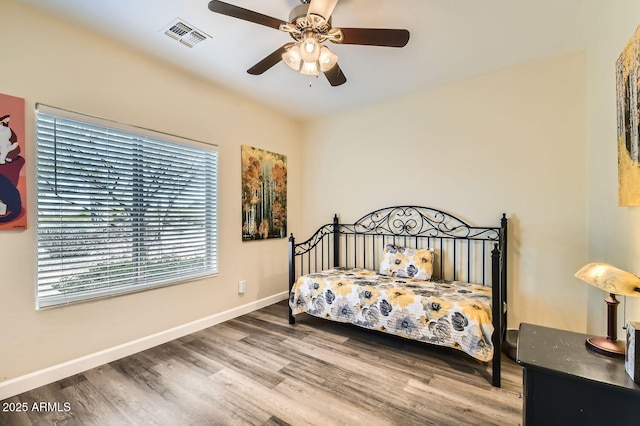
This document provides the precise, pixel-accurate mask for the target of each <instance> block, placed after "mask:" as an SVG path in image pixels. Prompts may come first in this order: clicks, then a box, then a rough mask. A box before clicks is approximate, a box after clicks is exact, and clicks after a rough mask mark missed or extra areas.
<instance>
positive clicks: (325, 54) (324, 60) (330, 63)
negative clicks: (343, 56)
mask: <svg viewBox="0 0 640 426" xmlns="http://www.w3.org/2000/svg"><path fill="white" fill-rule="evenodd" d="M318 62H319V63H320V70H321V71H322V72H327V71H329V70H330V69H331V68H333V67H334V66H335V65H336V64H337V63H338V55H336V54H335V53H333V52H332V51H331V50H329V48H328V47H327V46H322V47H321V48H320V57H319V58H318Z"/></svg>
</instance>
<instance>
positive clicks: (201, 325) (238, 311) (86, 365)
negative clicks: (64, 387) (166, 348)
mask: <svg viewBox="0 0 640 426" xmlns="http://www.w3.org/2000/svg"><path fill="white" fill-rule="evenodd" d="M287 297H288V292H286V291H284V292H282V293H278V294H274V295H273V296H269V297H266V298H264V299H260V300H256V301H254V302H251V303H247V304H246V305H242V306H238V307H237V308H233V309H229V310H227V311H224V312H220V313H218V314H214V315H211V316H209V317H206V318H202V319H199V320H196V321H193V322H190V323H187V324H184V325H181V326H178V327H174V328H171V329H168V330H165V331H161V332H159V333H156V334H152V335H150V336H146V337H143V338H141V339H137V340H134V341H132V342H129V343H125V344H122V345H119V346H114V347H113V348H109V349H105V350H103V351H100V352H96V353H93V354H90V355H86V356H83V357H80V358H77V359H74V360H71V361H67V362H63V363H62V364H58V365H54V366H52V367H48V368H45V369H42V370H39V371H35V372H33V373H29V374H25V375H24V376H20V377H16V378H15V379H10V380H7V381H4V382H1V383H0V400H3V399H6V398H10V397H12V396H15V395H18V394H21V393H23V392H27V391H29V390H31V389H35V388H37V387H40V386H44V385H48V384H49V383H53V382H55V381H58V380H62V379H64V378H66V377H69V376H73V375H74V374H79V373H82V372H83V371H87V370H90V369H92V368H95V367H99V366H101V365H104V364H108V363H110V362H112V361H115V360H118V359H121V358H124V357H126V356H129V355H133V354H135V353H138V352H141V351H144V350H147V349H150V348H153V347H154V346H158V345H160V344H162V343H166V342H169V341H171V340H174V339H178V338H180V337H183V336H186V335H188V334H191V333H195V332H196V331H200V330H203V329H205V328H207V327H211V326H214V325H216V324H220V323H221V322H224V321H228V320H230V319H233V318H236V317H239V316H241V315H244V314H247V313H249V312H253V311H255V310H257V309H261V308H264V307H266V306H269V305H272V304H274V303H277V302H280V301H282V300H286V299H287Z"/></svg>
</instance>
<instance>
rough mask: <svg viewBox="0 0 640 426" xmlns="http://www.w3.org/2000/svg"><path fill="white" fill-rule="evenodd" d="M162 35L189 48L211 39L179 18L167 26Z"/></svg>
mask: <svg viewBox="0 0 640 426" xmlns="http://www.w3.org/2000/svg"><path fill="white" fill-rule="evenodd" d="M164 33H165V34H166V35H168V36H169V37H171V38H173V39H175V40H178V41H179V42H180V43H182V44H184V45H185V46H189V47H193V46H195V45H196V44H198V43H200V42H201V41H205V40H206V39H208V38H211V36H209V35H207V34H206V33H205V32H204V31H201V30H199V29H197V28H195V27H194V26H193V25H191V24H187V23H186V22H185V21H183V20H181V19H179V18H178V19H176V20H175V21H173V22H172V23H170V24H169V25H167V26H166V27H165V28H164Z"/></svg>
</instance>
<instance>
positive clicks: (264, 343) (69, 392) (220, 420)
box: [0, 302, 522, 426]
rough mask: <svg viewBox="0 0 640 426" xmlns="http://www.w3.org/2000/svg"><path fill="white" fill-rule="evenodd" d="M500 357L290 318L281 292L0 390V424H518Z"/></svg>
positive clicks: (514, 377)
mask: <svg viewBox="0 0 640 426" xmlns="http://www.w3.org/2000/svg"><path fill="white" fill-rule="evenodd" d="M503 360H504V362H503V367H502V368H503V376H502V388H500V389H497V388H494V387H492V386H491V384H490V381H491V379H490V375H489V372H490V367H488V366H487V365H485V364H482V363H480V362H478V361H475V360H473V359H471V358H470V357H468V356H466V355H465V354H463V353H461V352H457V351H454V350H449V349H441V348H436V347H433V346H429V345H425V344H420V343H416V342H411V341H408V340H405V339H402V338H396V337H393V336H388V335H385V334H382V333H377V332H372V331H369V330H364V329H361V328H358V327H354V326H350V325H346V324H338V323H332V322H330V321H326V320H322V319H318V318H314V317H311V316H307V315H299V316H298V317H297V323H296V324H295V325H293V326H291V325H289V324H288V322H287V307H286V302H281V303H277V304H275V305H272V306H269V307H266V308H263V309H260V310H258V311H255V312H252V313H250V314H247V315H244V316H241V317H239V318H236V319H233V320H231V321H227V322H225V323H222V324H219V325H216V326H214V327H210V328H208V329H205V330H202V331H200V332H197V333H194V334H191V335H189V336H185V337H183V338H181V339H177V340H174V341H172V342H169V343H166V344H163V345H160V346H157V347H155V348H152V349H150V350H147V351H144V352H141V353H138V354H135V355H132V356H130V357H127V358H124V359H121V360H118V361H115V362H112V363H110V364H107V365H103V366H101V367H98V368H95V369H93V370H89V371H86V372H84V373H82V374H78V375H75V376H73V377H69V378H67V379H65V380H61V381H59V382H56V383H52V384H50V385H47V386H43V387H40V388H38V389H34V390H32V391H29V392H25V393H23V394H21V395H18V396H15V397H13V398H9V399H6V400H4V401H2V402H1V406H0V409H2V408H13V409H15V408H16V407H17V405H16V404H22V405H23V406H25V407H26V408H27V410H26V411H23V412H12V413H7V412H0V424H1V425H10V426H20V425H54V424H56V425H57V424H60V425H63V424H64V425H82V426H85V425H118V426H120V425H135V426H139V425H245V424H247V425H287V424H290V425H323V426H324V425H367V426H374V425H465V424H468V425H519V424H521V422H522V399H521V393H522V369H521V368H520V367H519V366H518V365H517V364H516V363H515V362H513V361H511V360H510V359H508V358H507V357H506V356H503ZM34 403H36V405H35V406H34ZM42 403H45V404H44V405H43V404H42ZM11 404H13V405H11ZM47 404H48V405H47ZM35 408H37V409H35Z"/></svg>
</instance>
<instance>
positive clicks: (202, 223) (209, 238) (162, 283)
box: [35, 104, 220, 310]
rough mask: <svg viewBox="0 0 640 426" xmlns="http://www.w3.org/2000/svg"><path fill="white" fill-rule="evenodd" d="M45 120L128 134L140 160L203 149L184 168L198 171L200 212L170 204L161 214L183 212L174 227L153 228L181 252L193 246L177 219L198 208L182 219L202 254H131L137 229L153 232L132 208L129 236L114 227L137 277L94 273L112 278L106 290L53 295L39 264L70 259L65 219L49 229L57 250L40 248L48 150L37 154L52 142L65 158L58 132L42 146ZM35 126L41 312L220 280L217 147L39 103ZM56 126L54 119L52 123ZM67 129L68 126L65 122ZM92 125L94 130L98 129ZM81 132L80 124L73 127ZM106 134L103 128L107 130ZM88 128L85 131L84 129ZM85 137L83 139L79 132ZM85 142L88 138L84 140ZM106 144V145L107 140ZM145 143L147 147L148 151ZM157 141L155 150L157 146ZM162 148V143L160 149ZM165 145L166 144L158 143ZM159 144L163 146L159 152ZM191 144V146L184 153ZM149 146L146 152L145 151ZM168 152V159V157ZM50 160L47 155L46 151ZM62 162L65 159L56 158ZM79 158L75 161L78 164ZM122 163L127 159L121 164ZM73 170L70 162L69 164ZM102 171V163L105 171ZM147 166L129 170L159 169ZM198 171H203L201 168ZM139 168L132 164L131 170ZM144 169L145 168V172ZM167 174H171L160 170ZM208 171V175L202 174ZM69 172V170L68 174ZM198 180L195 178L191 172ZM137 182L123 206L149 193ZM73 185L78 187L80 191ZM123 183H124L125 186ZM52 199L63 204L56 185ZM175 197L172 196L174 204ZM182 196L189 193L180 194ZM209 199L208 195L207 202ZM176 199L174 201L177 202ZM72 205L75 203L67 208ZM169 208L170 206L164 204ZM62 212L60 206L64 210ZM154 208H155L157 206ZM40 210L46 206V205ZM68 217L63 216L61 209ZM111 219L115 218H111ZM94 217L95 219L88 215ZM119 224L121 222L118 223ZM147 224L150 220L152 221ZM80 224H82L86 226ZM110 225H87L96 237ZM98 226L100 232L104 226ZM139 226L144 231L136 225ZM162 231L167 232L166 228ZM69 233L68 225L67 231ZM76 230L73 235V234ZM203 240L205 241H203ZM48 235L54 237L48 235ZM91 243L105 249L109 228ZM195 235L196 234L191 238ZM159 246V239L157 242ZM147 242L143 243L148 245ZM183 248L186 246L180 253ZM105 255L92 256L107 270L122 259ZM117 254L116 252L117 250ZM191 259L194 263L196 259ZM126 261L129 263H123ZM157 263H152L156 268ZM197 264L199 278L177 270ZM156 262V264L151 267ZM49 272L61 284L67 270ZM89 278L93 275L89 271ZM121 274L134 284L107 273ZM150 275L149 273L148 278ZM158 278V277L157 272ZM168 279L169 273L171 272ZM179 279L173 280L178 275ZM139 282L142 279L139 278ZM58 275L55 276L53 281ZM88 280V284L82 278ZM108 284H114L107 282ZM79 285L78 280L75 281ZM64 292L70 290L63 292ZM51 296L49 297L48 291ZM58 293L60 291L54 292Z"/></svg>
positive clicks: (87, 287) (83, 288)
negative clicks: (57, 242) (56, 238)
mask: <svg viewBox="0 0 640 426" xmlns="http://www.w3.org/2000/svg"><path fill="white" fill-rule="evenodd" d="M44 115H46V116H51V117H55V118H56V119H59V120H64V123H67V120H72V121H74V122H77V123H81V124H82V125H84V126H86V127H85V129H88V128H89V127H95V128H96V129H98V128H102V129H103V130H105V133H107V134H108V133H109V132H113V133H114V134H117V135H120V134H122V135H125V136H127V138H128V139H127V142H125V143H129V141H132V142H131V143H133V144H137V145H135V146H137V147H138V150H139V151H140V152H142V153H143V155H145V154H146V153H147V150H152V148H153V149H154V151H153V154H157V152H158V151H160V150H164V148H165V147H166V149H167V150H168V151H171V150H177V149H178V148H181V149H185V150H189V151H190V152H191V155H192V156H193V155H196V154H197V153H198V152H202V155H203V158H204V159H203V160H202V161H200V163H201V164H200V165H199V166H198V165H196V164H195V163H196V161H194V160H192V162H191V163H188V165H187V166H185V167H191V168H192V169H189V170H197V173H199V175H198V176H200V179H201V180H200V181H197V183H198V184H200V186H199V190H198V191H199V192H197V194H196V195H195V196H199V197H200V198H197V201H196V202H194V203H195V204H198V206H199V207H198V208H199V210H198V209H197V208H195V207H194V208H193V209H191V208H188V209H187V210H186V213H185V208H184V207H182V210H179V209H178V208H177V207H175V208H174V210H170V207H167V208H166V211H170V212H171V213H172V214H174V213H175V212H176V211H181V212H182V213H179V214H178V215H176V216H175V217H173V218H172V219H171V221H170V222H169V223H170V225H173V227H171V226H170V225H169V226H166V225H165V223H164V222H163V221H161V220H160V219H155V221H154V223H155V224H156V228H159V229H160V231H157V234H158V235H161V236H160V238H166V240H167V241H168V244H169V245H171V244H173V245H175V246H176V247H183V246H187V245H191V244H192V242H191V240H188V241H186V242H185V243H183V239H182V238H181V236H182V232H183V230H182V228H180V226H179V225H181V224H182V221H183V220H185V219H184V218H183V217H182V216H181V214H191V210H196V214H195V215H196V216H197V213H198V212H199V213H200V216H197V217H198V218H199V219H198V218H191V217H186V222H187V223H195V225H194V224H192V225H191V226H192V228H186V230H187V231H193V230H194V229H195V230H196V231H197V230H198V229H200V227H201V230H200V231H198V232H199V233H196V235H199V236H200V240H203V241H204V242H202V243H201V245H202V249H200V248H199V247H200V246H198V244H196V243H193V246H195V248H189V251H188V252H187V255H182V254H178V255H175V256H174V253H172V254H171V256H170V257H171V258H172V259H171V260H170V261H169V262H167V261H166V260H164V259H163V258H162V257H158V256H157V254H156V259H154V260H150V259H151V257H152V256H151V254H150V253H152V252H158V251H159V252H160V253H163V249H162V248H160V249H158V248H156V249H155V250H154V249H151V247H153V246H152V245H148V248H149V250H142V251H140V253H142V254H140V253H137V252H136V248H135V246H134V244H135V239H136V237H134V235H141V234H140V232H138V233H137V234H136V231H135V229H137V230H138V231H140V230H141V229H142V228H144V230H143V233H142V236H143V237H145V238H148V235H147V234H149V233H150V232H149V231H146V228H147V227H150V225H149V224H148V223H147V222H145V221H146V220H147V219H146V218H142V219H135V217H136V216H138V213H139V212H138V210H135V211H134V210H132V213H131V214H130V217H128V219H130V220H129V222H130V224H129V225H128V226H126V227H127V228H129V227H130V228H131V231H126V232H125V231H122V229H121V228H119V231H118V233H117V235H118V237H117V238H119V240H118V241H120V242H122V241H125V240H129V239H130V240H131V241H130V242H128V243H123V244H124V245H127V244H131V247H130V250H131V260H130V261H129V263H128V266H130V269H131V270H138V272H135V271H134V272H130V271H128V270H125V272H115V273H113V274H112V273H111V272H108V271H107V272H98V274H103V275H98V277H99V279H103V277H104V276H109V278H110V279H109V280H108V282H109V283H110V284H109V285H107V286H103V284H82V285H80V286H78V289H79V291H76V290H67V291H66V292H65V291H64V290H63V291H60V287H59V288H58V289H57V290H53V289H52V288H53V287H52V285H51V284H45V283H44V282H45V280H44V279H43V275H46V274H44V272H43V270H44V269H43V268H44V267H43V265H44V264H45V263H46V262H45V261H44V259H45V258H47V259H54V260H52V261H51V262H52V263H54V264H55V263H56V262H59V263H64V260H59V261H56V260H55V256H56V255H57V256H58V257H59V258H61V259H65V258H67V257H69V258H72V257H73V254H68V253H67V254H65V249H64V248H63V247H64V239H65V238H66V237H65V236H64V235H63V234H64V228H65V226H64V225H63V224H64V220H65V219H60V218H58V219H57V220H58V223H57V228H55V227H54V228H51V229H54V232H52V234H54V233H55V232H56V231H57V232H58V234H57V235H60V240H61V241H62V244H60V248H59V249H57V250H58V251H55V250H53V251H52V250H50V249H51V246H52V245H53V244H51V243H50V244H49V245H48V246H47V247H49V248H48V249H47V248H45V246H46V244H44V243H43V241H46V240H47V237H46V235H47V231H46V229H49V228H45V227H44V226H45V225H43V222H45V219H43V218H41V204H42V203H43V198H44V197H45V196H46V193H45V191H43V185H44V183H43V182H42V181H43V180H46V178H45V177H43V175H44V174H45V172H44V171H42V168H41V166H42V164H43V163H45V162H46V161H45V159H44V158H43V157H46V155H45V153H43V152H42V151H43V150H45V149H46V148H44V146H45V145H53V146H55V147H56V148H54V149H56V154H55V155H56V156H57V155H62V154H58V152H57V150H58V148H57V146H58V140H57V138H60V139H61V140H62V137H61V136H60V135H58V134H57V133H56V134H55V136H52V135H48V136H47V138H48V139H47V140H46V142H45V141H44V139H45V136H43V135H44V130H43V129H44V128H45V126H44V124H43V122H42V121H41V120H43V119H44ZM35 116H36V119H35V127H36V132H35V133H36V137H35V140H36V149H35V150H36V164H37V165H36V188H37V189H36V213H37V215H36V216H37V219H36V237H35V238H36V249H37V253H36V282H35V284H36V285H35V301H36V309H37V310H40V309H46V308H53V307H57V306H64V305H68V304H71V303H82V302H87V301H91V300H95V299H100V298H105V297H113V296H120V295H125V294H131V293H136V292H140V291H147V290H152V289H156V288H162V287H166V286H172V285H178V284H182V283H185V282H190V281H194V280H200V279H203V278H205V277H212V276H217V275H218V265H219V262H218V260H219V253H220V251H219V247H218V235H219V224H218V191H219V187H218V167H219V159H218V154H219V153H218V147H217V145H215V144H210V143H205V142H200V141H196V140H192V139H187V138H183V137H180V136H175V135H171V134H167V133H162V132H158V131H154V130H150V129H146V128H142V127H137V126H133V125H129V124H123V123H119V122H115V121H111V120H106V119H102V118H98V117H94V116H89V115H86V114H81V113H76V112H72V111H68V110H64V109H60V108H55V107H51V106H48V105H43V104H36V111H35ZM56 122H57V121H56ZM65 125H67V124H65ZM96 126H97V127H96ZM78 128H79V127H78ZM107 129H108V130H107ZM54 131H55V132H57V129H54ZM87 131H88V130H87ZM83 136H85V135H83ZM86 137H88V136H86ZM118 137H119V136H115V137H114V136H109V137H105V138H103V141H102V142H100V143H103V144H104V145H100V143H97V144H96V148H95V150H96V151H97V150H98V149H101V148H103V147H104V146H107V145H109V144H111V143H113V144H115V145H114V146H117V147H120V145H119V143H120V142H118V141H116V138H118ZM109 138H113V139H109ZM66 139H67V140H73V143H75V144H76V145H73V147H74V148H75V147H78V146H80V145H81V144H82V141H81V140H80V137H78V138H76V139H73V138H66ZM105 141H106V142H105ZM92 143H95V140H92ZM145 144H146V146H145ZM154 144H155V145H154ZM158 144H160V145H158ZM162 144H165V145H162ZM60 145H62V142H61V143H60ZM159 146H160V148H158V147H159ZM187 147H188V148H187ZM145 148H146V150H145ZM84 149H85V150H86V151H84V152H89V151H90V150H93V149H94V148H93V147H91V148H86V147H85V148H84ZM77 150H78V152H83V151H81V148H77ZM91 155H95V158H97V157H98V154H95V153H93V154H91ZM131 155H132V157H133V160H130V161H133V163H131V164H137V163H136V162H135V161H136V159H137V158H136V157H135V154H131ZM157 155H162V154H157ZM167 155H168V154H167ZM49 156H51V155H50V154H49ZM60 158H62V157H60ZM159 158H160V159H162V157H159ZM48 161H49V163H47V164H49V165H50V164H54V168H55V169H56V170H55V172H54V175H55V176H56V182H57V179H58V176H63V175H62V172H60V174H58V171H57V168H58V167H60V168H62V166H58V158H57V157H56V158H55V159H54V160H53V163H51V161H52V160H51V159H48ZM62 161H69V160H68V159H66V157H65V158H64V159H62V160H60V162H62ZM76 161H77V160H76ZM123 161H124V160H123ZM88 162H89V160H87V162H85V163H80V164H79V167H78V168H77V169H74V172H76V173H78V170H80V171H81V170H82V169H83V168H84V167H87V163H88ZM74 165H75V163H74ZM100 167H101V166H96V168H100ZM105 167H106V166H105ZM145 167H147V166H146V165H145V164H143V165H142V166H141V168H140V169H139V170H140V171H141V173H140V174H136V173H135V171H132V172H131V173H130V175H131V176H137V177H138V178H140V177H141V175H142V173H150V172H149V170H150V169H151V167H155V169H156V170H157V169H159V168H161V167H162V166H158V165H156V166H153V165H151V166H148V167H149V169H146V168H145ZM198 167H200V168H198ZM121 168H122V169H126V167H121ZM135 168H136V167H135V166H134V169H135ZM143 169H144V170H143ZM165 170H168V169H165ZM207 172H209V173H207ZM72 173H73V172H72ZM194 175H195V173H194ZM60 179H62V177H60ZM191 179H192V178H185V180H184V181H177V182H178V183H179V184H181V185H186V184H187V183H192V180H191ZM135 180H136V179H135V178H132V179H131V182H130V184H129V185H128V186H127V187H126V188H127V190H128V191H129V192H127V196H126V197H127V198H126V200H127V202H129V203H131V204H132V205H135V204H136V203H135V201H136V198H135V196H133V195H131V194H137V196H140V194H144V193H145V192H146V193H150V192H151V191H149V190H147V189H146V187H145V186H144V184H141V185H139V186H140V188H139V189H138V190H137V192H136V188H135V187H136V184H135V183H134V182H133V181H135ZM169 181H170V179H169V180H167V182H169ZM202 182H206V184H202ZM83 183H85V184H87V185H90V184H89V183H87V182H83ZM47 186H48V187H49V188H50V187H51V182H48V183H47ZM77 187H78V186H76V188H77ZM124 187H125V186H124V185H123V188H124ZM91 189H95V187H90V186H89V187H88V188H87V191H86V192H82V191H80V192H78V193H79V194H81V195H84V196H88V197H91V198H92V197H93V195H95V194H92V191H91ZM172 189H173V188H171V187H168V186H166V187H164V188H163V192H164V193H169V192H171V190H172ZM55 191H56V195H55V197H53V198H56V199H61V198H62V197H61V196H60V194H59V193H58V189H57V184H56V190H55ZM164 196H165V197H170V196H169V195H164ZM109 197H113V199H114V200H116V198H115V196H113V195H112V194H110V195H109ZM121 197H124V195H121ZM178 197H179V196H176V199H177V198H178ZM185 197H186V196H185ZM208 197H211V198H208ZM72 200H73V201H76V200H77V199H76V198H73V199H72ZM123 200H124V198H122V199H120V201H123ZM167 200H171V198H161V201H165V202H166V201H167ZM174 201H175V200H174ZM58 203H59V204H64V202H60V201H58ZM71 204H73V203H71ZM169 204H171V203H170V202H169ZM140 208H141V209H143V210H142V211H143V212H146V211H147V210H144V207H140ZM63 209H64V207H63V208H61V211H62V210H63ZM158 209H159V207H158ZM43 210H44V208H43ZM76 210H77V209H76ZM87 210H88V211H89V212H90V213H89V215H97V214H98V212H97V208H96V209H95V210H94V207H91V208H90V209H87ZM64 213H66V211H65V212H64ZM111 214H113V213H111ZM76 217H77V213H76ZM90 217H92V216H90ZM48 220H49V222H47V223H54V222H55V219H51V216H49V217H48ZM123 221H124V219H123ZM150 221H151V219H150ZM89 222H93V220H91V221H89ZM83 225H84V223H83ZM109 226H110V224H109V223H106V225H105V223H103V222H101V223H100V224H99V225H98V226H95V227H94V226H92V225H90V228H89V229H90V230H91V231H94V230H98V231H97V232H98V233H99V232H100V230H101V229H102V228H105V229H109V228H108V227H109ZM101 227H102V228H101ZM141 227H142V228H141ZM165 228H166V229H165ZM69 229H71V227H70V228H69ZM168 229H170V231H168V233H167V234H164V233H162V232H163V231H167V230H168ZM76 232H77V231H76ZM79 234H82V232H79ZM170 236H173V237H174V238H173V241H169V240H171V238H169V237H170ZM202 236H204V237H202ZM50 238H51V237H50ZM90 238H91V239H90V241H99V243H96V244H97V245H99V246H100V247H102V248H104V247H108V245H109V244H105V241H103V239H108V238H113V237H112V236H111V234H109V231H107V237H90ZM194 238H195V237H194ZM159 241H160V240H159ZM147 244H148V243H147ZM158 244H159V245H160V246H163V245H164V242H163V241H160V242H159V243H158ZM127 249H129V247H128V246H127ZM185 250H186V249H185ZM100 253H101V255H100V256H102V257H100V256H96V259H103V260H106V263H107V264H108V265H109V266H107V267H106V268H103V269H109V268H110V267H111V265H112V262H114V259H117V258H118V257H119V256H122V255H121V254H117V253H116V251H114V252H113V253H109V254H108V255H105V254H104V253H103V252H100ZM118 253H119V252H118ZM193 253H195V254H196V255H195V256H196V257H195V258H193V259H190V258H188V255H189V254H193ZM45 254H49V256H48V257H47V256H46V255H45ZM124 257H125V258H126V257H127V256H126V255H125V256H124ZM141 259H143V260H146V262H141V261H140V260H141ZM194 259H195V260H194ZM125 262H126V261H125ZM154 262H155V263H154ZM171 262H173V263H174V264H175V265H173V266H172V264H171ZM189 262H191V264H189ZM199 263H201V264H202V265H203V266H202V267H201V268H203V271H202V272H200V273H197V272H195V271H189V272H193V273H191V274H190V275H187V276H185V274H183V273H182V269H178V267H185V266H186V267H187V270H188V268H189V267H193V268H194V269H197V268H198V264H199ZM87 265H90V264H89V263H87ZM99 265H100V263H98V264H96V265H94V266H87V268H89V271H91V268H92V267H93V268H95V269H100V268H99ZM118 265H119V264H118V263H117V261H116V262H115V266H116V267H117V266H118ZM139 265H143V266H142V268H144V269H145V270H144V271H143V272H142V273H140V272H139V270H140V269H141V268H140V266H139ZM154 265H155V266H154ZM165 269H166V271H169V272H166V273H167V278H166V279H162V277H163V274H164V273H165ZM52 270H55V271H59V274H60V275H58V276H59V277H61V279H64V278H63V277H65V276H66V275H65V274H66V272H65V271H64V265H63V266H57V269H55V268H54V267H52ZM91 273H93V272H91ZM118 273H120V274H122V275H125V274H126V275H127V278H126V280H124V279H123V281H127V280H132V282H131V283H129V284H127V283H125V284H118V283H117V280H115V278H111V275H113V276H116V274H118ZM145 274H147V275H145ZM155 274H157V276H156V275H155ZM171 274H173V275H171ZM176 274H178V275H176ZM85 275H89V272H87V273H85ZM138 277H139V278H138ZM149 277H156V278H155V279H151V278H149ZM54 278H55V277H54ZM87 280H88V279H87ZM111 280H113V281H111ZM88 281H89V282H93V278H92V279H91V280H88ZM114 281H115V284H113V282H114ZM61 282H62V281H60V282H59V283H58V285H60V283H61ZM80 282H82V281H80ZM68 288H69V289H70V288H72V287H68ZM47 292H49V293H47ZM56 292H57V293H60V294H56Z"/></svg>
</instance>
